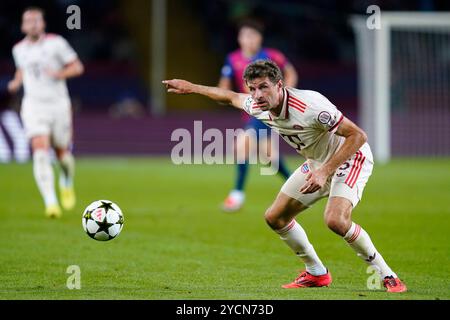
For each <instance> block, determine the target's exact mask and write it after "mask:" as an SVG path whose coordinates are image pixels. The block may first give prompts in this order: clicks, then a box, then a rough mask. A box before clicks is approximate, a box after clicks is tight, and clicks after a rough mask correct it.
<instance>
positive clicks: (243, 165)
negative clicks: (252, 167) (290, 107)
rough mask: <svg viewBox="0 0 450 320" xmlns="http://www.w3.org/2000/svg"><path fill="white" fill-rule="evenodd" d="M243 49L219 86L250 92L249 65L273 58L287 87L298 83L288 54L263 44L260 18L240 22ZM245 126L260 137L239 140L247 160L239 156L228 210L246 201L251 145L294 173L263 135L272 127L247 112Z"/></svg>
mask: <svg viewBox="0 0 450 320" xmlns="http://www.w3.org/2000/svg"><path fill="white" fill-rule="evenodd" d="M237 40H238V43H239V47H240V48H239V49H237V50H235V51H233V52H231V53H230V54H228V55H227V58H226V62H225V65H224V66H223V67H222V75H221V78H220V81H219V88H222V89H226V90H232V89H234V90H236V91H238V92H247V91H248V89H247V87H246V86H245V83H244V80H243V78H242V76H243V73H244V70H245V67H246V66H247V65H248V64H249V63H251V62H253V61H256V60H258V59H270V60H273V61H275V62H276V63H277V64H278V65H279V66H280V68H281V70H282V71H283V75H284V80H285V82H286V85H287V86H290V87H295V86H296V85H297V72H296V71H295V69H294V67H293V66H292V65H291V63H289V61H288V60H287V59H286V57H285V56H284V55H283V54H282V53H281V52H280V51H278V50H276V49H271V48H264V47H262V43H263V26H262V24H260V23H259V22H258V21H256V20H245V21H243V22H242V23H241V24H240V25H239V30H238V39H237ZM242 117H243V120H244V129H245V130H248V129H253V130H255V131H256V140H257V141H252V140H254V138H255V135H254V134H250V133H242V134H240V135H238V137H237V139H236V145H235V150H236V153H237V155H238V156H242V155H244V156H245V159H238V164H237V175H236V181H235V186H234V189H233V190H232V191H231V192H230V193H229V195H228V197H227V198H226V199H225V201H224V203H223V204H222V209H223V210H224V211H227V212H232V211H236V210H239V209H240V208H241V207H242V205H243V204H244V201H245V192H244V186H245V182H246V178H247V174H248V158H249V153H250V152H256V150H250V146H255V145H256V144H257V145H258V147H259V148H262V150H267V153H266V154H267V155H270V159H271V161H278V164H279V165H278V168H279V171H278V173H279V174H280V175H282V176H283V177H284V178H285V179H288V178H289V176H290V172H289V170H288V168H287V167H286V164H285V162H284V160H283V159H282V158H281V156H279V151H278V150H272V147H271V144H270V135H268V137H269V139H267V138H263V137H260V135H259V129H265V130H268V131H269V133H270V128H269V127H267V126H266V125H265V124H264V123H263V122H261V121H259V120H258V119H256V118H253V117H250V116H249V115H248V114H246V113H243V115H242Z"/></svg>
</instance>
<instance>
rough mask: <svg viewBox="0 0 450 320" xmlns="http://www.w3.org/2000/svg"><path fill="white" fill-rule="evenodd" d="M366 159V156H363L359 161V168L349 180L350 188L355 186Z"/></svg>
mask: <svg viewBox="0 0 450 320" xmlns="http://www.w3.org/2000/svg"><path fill="white" fill-rule="evenodd" d="M365 160H366V157H363V158H362V159H361V161H360V162H359V168H358V171H357V172H356V174H355V176H354V177H353V180H352V181H351V182H350V188H353V187H354V186H355V183H356V180H358V177H359V174H360V173H361V170H362V167H363V164H364V161H365Z"/></svg>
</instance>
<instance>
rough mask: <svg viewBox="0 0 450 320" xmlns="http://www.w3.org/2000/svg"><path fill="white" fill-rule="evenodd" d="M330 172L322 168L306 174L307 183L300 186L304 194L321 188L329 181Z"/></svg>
mask: <svg viewBox="0 0 450 320" xmlns="http://www.w3.org/2000/svg"><path fill="white" fill-rule="evenodd" d="M327 179H328V174H327V173H326V172H325V171H324V170H321V169H318V170H315V171H310V172H309V173H308V175H307V176H306V179H305V180H306V183H305V184H304V185H303V186H302V187H301V188H300V192H301V193H303V194H306V193H313V192H316V191H317V190H320V189H321V188H322V187H323V186H324V185H325V183H327Z"/></svg>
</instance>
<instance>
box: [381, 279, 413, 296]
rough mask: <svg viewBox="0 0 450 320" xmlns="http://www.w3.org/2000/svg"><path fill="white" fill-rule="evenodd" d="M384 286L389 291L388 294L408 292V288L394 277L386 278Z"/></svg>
mask: <svg viewBox="0 0 450 320" xmlns="http://www.w3.org/2000/svg"><path fill="white" fill-rule="evenodd" d="M383 285H384V287H385V288H386V289H387V290H386V291H387V292H406V291H407V288H406V286H405V284H404V283H403V282H402V281H401V280H400V279H399V278H394V277H393V276H388V277H385V278H384V280H383Z"/></svg>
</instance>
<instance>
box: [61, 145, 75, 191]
mask: <svg viewBox="0 0 450 320" xmlns="http://www.w3.org/2000/svg"><path fill="white" fill-rule="evenodd" d="M59 164H60V166H61V169H62V170H61V174H60V175H59V185H60V186H62V187H66V188H67V187H71V186H72V185H73V177H74V175H75V160H74V158H73V155H72V153H70V152H66V153H64V155H63V156H62V158H61V159H59Z"/></svg>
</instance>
